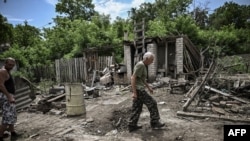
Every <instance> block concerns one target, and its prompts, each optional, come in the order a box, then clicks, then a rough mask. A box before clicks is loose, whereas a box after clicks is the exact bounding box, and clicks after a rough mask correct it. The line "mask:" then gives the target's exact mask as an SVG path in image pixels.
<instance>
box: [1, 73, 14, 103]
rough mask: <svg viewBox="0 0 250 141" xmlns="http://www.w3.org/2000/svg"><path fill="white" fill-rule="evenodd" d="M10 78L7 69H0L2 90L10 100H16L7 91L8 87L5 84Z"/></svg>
mask: <svg viewBox="0 0 250 141" xmlns="http://www.w3.org/2000/svg"><path fill="white" fill-rule="evenodd" d="M6 78H8V72H7V71H6V70H0V91H1V92H2V93H3V94H4V95H6V97H7V98H8V100H9V101H10V102H14V101H15V99H14V98H13V96H12V95H11V94H10V93H9V92H8V91H7V89H6V87H5V86H4V82H5V81H6Z"/></svg>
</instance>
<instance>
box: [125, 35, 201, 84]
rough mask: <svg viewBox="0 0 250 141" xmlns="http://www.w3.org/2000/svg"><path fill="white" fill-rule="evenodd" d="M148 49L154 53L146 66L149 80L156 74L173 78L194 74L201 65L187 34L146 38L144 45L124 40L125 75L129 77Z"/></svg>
mask: <svg viewBox="0 0 250 141" xmlns="http://www.w3.org/2000/svg"><path fill="white" fill-rule="evenodd" d="M146 51H150V52H152V53H154V54H155V58H156V59H155V61H154V62H153V63H152V64H151V65H150V66H148V79H149V81H153V80H155V78H156V76H157V75H161V76H162V77H170V78H173V79H177V78H180V77H182V78H185V79H187V78H188V77H190V76H192V75H195V73H194V72H195V71H196V70H198V69H199V68H200V66H201V64H200V60H201V55H200V52H199V50H198V49H197V48H196V47H195V46H194V45H193V44H192V42H191V41H190V40H189V39H188V37H187V36H174V37H165V38H162V39H160V38H158V37H155V38H146V39H144V45H143V46H138V45H137V44H136V43H135V42H131V41H124V55H125V56H124V62H125V64H126V66H127V77H128V79H129V78H130V76H131V74H132V71H133V67H134V64H135V63H136V62H138V61H139V60H142V56H143V53H145V52H146Z"/></svg>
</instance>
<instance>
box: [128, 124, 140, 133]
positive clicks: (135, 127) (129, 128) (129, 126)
mask: <svg viewBox="0 0 250 141" xmlns="http://www.w3.org/2000/svg"><path fill="white" fill-rule="evenodd" d="M138 129H142V126H138V125H128V131H129V132H133V131H135V130H138Z"/></svg>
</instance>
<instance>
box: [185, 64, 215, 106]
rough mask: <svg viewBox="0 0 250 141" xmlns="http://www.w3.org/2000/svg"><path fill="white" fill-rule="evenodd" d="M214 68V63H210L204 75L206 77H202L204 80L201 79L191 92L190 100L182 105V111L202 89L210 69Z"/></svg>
mask: <svg viewBox="0 0 250 141" xmlns="http://www.w3.org/2000/svg"><path fill="white" fill-rule="evenodd" d="M213 67H214V62H212V63H211V65H210V67H209V70H208V72H207V73H206V75H205V76H204V78H203V79H202V81H201V83H200V84H198V86H197V87H195V88H194V90H193V91H192V93H191V94H192V95H191V98H188V100H187V102H186V103H185V104H184V105H183V111H186V110H187V108H188V106H189V105H190V104H191V102H192V101H193V100H194V98H195V96H196V95H197V94H198V92H199V91H200V89H201V88H202V87H203V85H204V84H205V82H206V80H207V78H208V76H209V74H210V72H211V70H212V68H213Z"/></svg>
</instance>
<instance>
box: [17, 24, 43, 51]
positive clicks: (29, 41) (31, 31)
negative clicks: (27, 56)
mask: <svg viewBox="0 0 250 141" xmlns="http://www.w3.org/2000/svg"><path fill="white" fill-rule="evenodd" d="M40 36H41V34H40V30H39V29H38V28H36V27H34V26H30V25H29V24H28V22H27V21H25V22H24V25H21V24H18V25H16V26H15V28H14V43H16V44H17V45H18V46H19V47H20V49H21V48H22V49H26V48H28V47H30V46H33V45H35V44H37V43H38V42H40V40H41V37H40Z"/></svg>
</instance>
